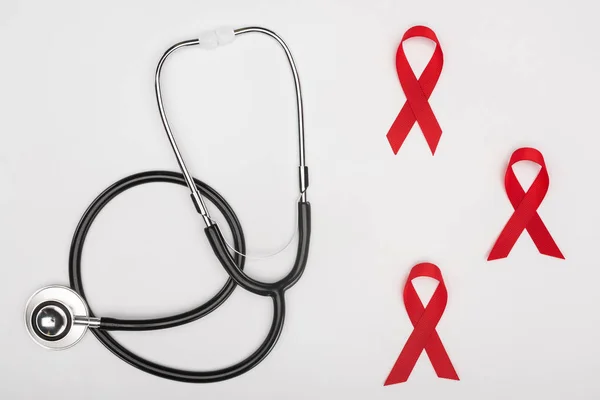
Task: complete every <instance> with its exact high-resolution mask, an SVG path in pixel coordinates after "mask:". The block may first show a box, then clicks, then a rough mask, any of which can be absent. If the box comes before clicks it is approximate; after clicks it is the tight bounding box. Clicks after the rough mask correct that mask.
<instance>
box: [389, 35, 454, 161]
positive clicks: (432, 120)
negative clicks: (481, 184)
mask: <svg viewBox="0 0 600 400" xmlns="http://www.w3.org/2000/svg"><path fill="white" fill-rule="evenodd" d="M414 37H423V38H426V39H429V40H431V41H433V42H434V43H435V45H436V46H435V50H434V51H433V55H432V56H431V59H430V60H429V62H428V63H427V66H426V67H425V69H424V70H423V73H422V74H421V76H420V77H419V79H418V80H417V77H416V76H415V73H414V71H413V70H412V68H411V66H410V64H409V63H408V59H407V58H406V54H405V53H404V47H403V43H404V42H405V41H406V40H408V39H411V38H414ZM443 65H444V54H443V53H442V48H441V46H440V42H439V40H438V38H437V36H436V34H435V32H434V31H433V30H431V29H430V28H428V27H426V26H413V27H412V28H410V29H409V30H407V31H406V33H404V36H403V37H402V40H401V41H400V45H399V46H398V51H397V52H396V72H397V73H398V79H399V80H400V86H402V90H403V91H404V94H405V96H406V102H405V103H404V105H403V106H402V109H401V110H400V113H399V114H398V116H397V117H396V120H395V121H394V123H393V124H392V126H391V128H390V130H389V132H388V134H387V139H388V141H389V142H390V146H391V147H392V151H393V152H394V154H398V150H400V147H401V146H402V143H404V140H405V139H406V137H407V136H408V133H409V132H410V130H411V129H412V127H413V125H414V124H415V122H418V124H419V127H421V131H423V135H424V136H425V140H426V141H427V144H428V145H429V148H430V149H431V154H435V150H436V148H437V145H438V143H439V141H440V138H441V136H442V128H440V125H439V123H438V121H437V119H436V117H435V114H434V113H433V110H432V109H431V106H430V105H429V97H430V96H431V93H433V89H434V88H435V85H436V84H437V82H438V79H439V77H440V75H441V73H442V67H443Z"/></svg>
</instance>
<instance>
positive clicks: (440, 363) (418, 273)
mask: <svg viewBox="0 0 600 400" xmlns="http://www.w3.org/2000/svg"><path fill="white" fill-rule="evenodd" d="M422 276H424V277H429V278H433V279H435V280H437V281H438V282H439V283H438V286H437V288H436V289H435V292H433V296H431V300H429V303H428V304H427V307H426V308H425V307H423V303H422V302H421V300H420V299H419V295H418V294H417V291H416V290H415V287H414V286H413V284H412V280H413V279H415V278H418V277H422ZM447 300H448V291H447V290H446V285H444V279H443V278H442V272H441V271H440V269H439V268H438V267H437V266H436V265H434V264H431V263H421V264H417V265H415V266H414V267H413V268H412V270H411V271H410V274H409V275H408V280H407V281H406V284H405V286H404V307H405V308H406V312H407V313H408V317H409V318H410V322H411V323H412V324H413V326H414V330H413V331H412V333H411V334H410V336H409V338H408V340H407V341H406V344H405V345H404V348H403V349H402V351H401V352H400V355H399V356H398V359H397V360H396V363H395V364H394V367H393V368H392V370H391V371H390V374H389V375H388V377H387V379H386V381H385V384H384V385H385V386H387V385H393V384H395V383H402V382H406V381H407V380H408V377H409V375H410V373H411V372H412V370H413V368H414V367H415V364H416V363H417V360H418V359H419V356H420V355H421V352H422V351H423V349H425V352H426V353H427V356H428V357H429V360H430V361H431V365H433V369H434V370H435V372H436V374H437V376H438V377H440V378H446V379H454V380H459V379H458V375H457V374H456V371H455V370H454V367H453V366H452V362H451V361H450V357H448V353H446V349H445V348H444V345H443V344H442V341H441V340H440V337H439V336H438V333H437V331H436V330H435V327H436V326H437V324H438V322H439V321H440V319H441V318H442V314H444V310H445V309H446V302H447Z"/></svg>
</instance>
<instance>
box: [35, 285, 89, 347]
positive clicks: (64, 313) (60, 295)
mask: <svg viewBox="0 0 600 400" xmlns="http://www.w3.org/2000/svg"><path fill="white" fill-rule="evenodd" d="M25 325H26V326H27V331H28V332H29V336H31V338H32V339H33V340H34V341H35V342H36V343H37V344H39V345H40V346H42V347H45V348H47V349H51V350H63V349H68V348H69V347H71V346H73V345H75V344H76V343H77V342H79V341H80V340H81V338H83V335H85V333H86V332H87V329H88V326H89V325H90V318H89V310H88V307H87V305H86V303H85V301H84V300H83V299H82V298H81V296H80V295H79V294H77V293H76V292H75V291H74V290H72V289H71V288H68V287H66V286H58V285H53V286H46V287H44V288H42V289H40V290H38V291H37V292H35V293H34V294H33V296H31V297H30V298H29V301H28V302H27V305H26V306H25Z"/></svg>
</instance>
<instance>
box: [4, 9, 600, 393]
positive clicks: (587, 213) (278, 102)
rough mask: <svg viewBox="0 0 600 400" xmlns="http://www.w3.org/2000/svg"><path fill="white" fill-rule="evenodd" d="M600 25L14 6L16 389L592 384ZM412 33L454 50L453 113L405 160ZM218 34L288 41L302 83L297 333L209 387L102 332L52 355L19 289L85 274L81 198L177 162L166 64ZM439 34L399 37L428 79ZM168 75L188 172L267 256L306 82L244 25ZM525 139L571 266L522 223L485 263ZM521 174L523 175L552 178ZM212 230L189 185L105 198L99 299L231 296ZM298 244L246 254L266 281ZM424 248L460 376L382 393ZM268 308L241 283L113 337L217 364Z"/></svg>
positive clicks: (506, 18)
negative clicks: (175, 377)
mask: <svg viewBox="0 0 600 400" xmlns="http://www.w3.org/2000/svg"><path fill="white" fill-rule="evenodd" d="M597 16H598V9H597V6H596V5H595V3H594V2H592V1H522V0H505V1H497V2H485V1H475V0H462V1H441V0H438V1H397V0H377V1H366V0H363V1H358V0H354V1H342V0H336V1H332V0H328V1H323V0H303V1H264V0H263V1H251V2H250V1H243V0H238V1H205V0H193V1H136V2H133V1H129V2H121V1H103V2H94V3H93V2H78V1H74V0H73V1H58V0H57V1H52V2H48V1H42V0H39V1H28V2H16V1H3V2H2V3H1V4H0V48H1V49H2V56H1V57H2V61H1V63H0V110H2V111H1V123H2V128H1V131H2V142H1V146H0V188H1V192H2V193H1V195H0V240H1V242H0V243H1V251H0V267H1V268H2V276H3V279H2V282H3V284H4V286H3V289H2V291H0V303H1V304H3V306H4V316H3V322H2V324H1V326H0V343H2V345H3V350H2V352H1V353H0V354H1V356H0V376H1V377H0V382H1V384H0V394H1V395H0V397H2V398H5V399H29V398H47V399H59V398H60V399H65V400H66V399H80V398H86V399H107V398H129V397H135V398H138V397H139V398H141V397H142V396H143V397H144V398H146V399H166V398H169V399H184V398H185V399H187V398H206V399H233V398H257V399H258V398H260V399H282V398H286V399H309V398H311V399H331V398H344V399H398V398H410V399H430V398H445V399H461V400H462V399H531V398H544V399H548V400H549V399H566V398H568V399H595V398H598V397H600V381H599V380H598V379H597V372H598V371H599V369H600V343H598V334H597V333H598V332H597V329H598V327H599V326H600V314H599V313H598V304H600V291H598V290H597V287H598V280H599V279H600V269H599V268H598V262H597V246H598V239H599V234H598V224H599V222H600V221H599V217H600V215H599V212H598V203H599V201H600V192H599V191H598V190H597V185H598V183H597V171H598V167H597V162H596V159H595V158H596V157H595V155H596V153H597V151H598V144H599V141H598V132H597V131H598V119H597V109H598V100H597V93H598V91H599V90H600V78H599V75H598V70H599V69H600V56H599V55H598V54H599V53H598V51H597V46H598V43H597V39H598V38H599V37H600V25H598V24H597ZM415 24H426V25H428V26H430V27H432V28H433V29H434V30H435V31H436V33H437V35H438V37H439V38H440V41H441V43H442V48H443V51H444V54H445V61H444V69H443V73H442V76H441V78H440V81H439V83H438V85H437V87H436V88H435V90H434V92H433V95H432V98H431V104H432V107H433V110H434V112H435V114H436V116H437V117H438V120H439V122H440V125H441V126H442V129H443V135H442V139H441V141H440V144H439V147H438V150H437V153H436V155H435V156H434V157H432V156H431V154H430V151H429V149H428V147H427V144H426V142H425V140H424V138H423V136H422V133H421V132H420V130H419V129H418V128H416V129H413V131H412V132H411V133H410V135H409V136H408V139H407V140H406V142H405V143H404V145H403V147H402V148H401V150H400V152H399V153H398V155H397V156H394V155H393V153H392V151H391V149H390V147H389V145H388V142H387V140H386V137H385V135H386V133H387V130H388V129H389V126H390V125H391V123H392V122H393V120H394V118H395V117H396V115H397V113H398V111H399V110H400V108H401V106H402V104H403V103H404V101H405V98H404V95H403V93H402V90H401V87H400V84H399V82H398V79H397V76H396V71H395V63H394V57H395V52H396V48H397V46H398V43H399V41H400V38H401V37H402V34H403V33H404V31H406V29H408V28H409V27H410V26H412V25H415ZM221 25H228V26H233V27H241V26H248V25H260V26H265V27H268V28H271V29H273V30H274V31H276V32H277V33H279V34H280V35H281V36H282V37H283V38H284V39H285V40H286V41H287V43H288V44H289V45H290V47H291V49H292V52H293V55H294V57H295V58H296V61H297V63H298V67H299V71H300V76H301V79H302V88H303V90H304V100H305V106H306V115H305V120H306V150H307V162H308V165H309V166H310V171H311V187H310V190H309V200H310V201H311V203H312V206H313V236H312V243H311V252H310V259H309V264H308V267H307V269H306V273H305V275H304V276H303V278H302V280H301V281H300V282H299V283H298V284H297V285H296V286H295V287H294V288H293V289H292V290H290V292H289V293H288V296H287V299H288V318H287V321H286V324H285V327H284V332H283V335H282V337H281V340H280V341H279V343H278V345H277V346H276V348H275V350H274V351H273V352H272V354H271V355H270V356H269V357H268V358H267V359H266V360H265V361H264V362H263V363H261V364H260V365H259V366H258V367H257V368H255V369H253V370H252V371H250V372H249V373H247V374H245V375H242V376H240V377H238V378H235V379H233V380H230V381H226V382H221V383H216V384H209V385H193V384H185V383H178V382H171V381H167V380H163V379H159V378H157V377H154V376H151V375H148V374H145V373H142V372H141V371H138V370H137V369H135V368H133V367H130V366H129V365H127V364H126V363H124V362H122V361H121V360H119V359H118V358H116V357H115V356H113V355H112V354H110V352H109V351H107V350H106V349H105V348H104V347H103V346H102V345H101V344H100V343H99V342H98V341H97V340H96V339H95V338H94V337H93V336H92V335H88V336H86V337H85V338H84V340H83V341H82V342H81V343H80V344H78V345H77V346H76V347H74V348H72V349H71V350H68V351H65V352H58V353H57V352H49V351H45V350H43V349H41V348H40V347H38V346H37V345H36V344H34V343H33V342H32V341H31V340H30V338H29V337H28V335H27V333H26V331H25V328H24V324H23V314H22V313H23V309H24V305H25V302H26V300H27V298H28V297H29V296H30V295H31V294H32V293H33V292H34V291H35V290H36V289H37V288H39V287H41V286H44V285H47V284H51V283H61V284H67V283H68V275H67V261H68V252H69V245H70V240H71V236H72V234H73V231H74V229H75V226H76V224H77V222H78V219H79V217H80V216H81V214H82V213H83V211H84V210H85V208H86V207H87V205H88V204H89V203H90V202H91V201H92V200H93V199H94V197H95V196H96V195H97V194H98V193H100V192H101V191H102V190H103V189H104V188H105V187H107V186H108V185H110V184H111V183H113V182H114V181H116V180H118V179H121V178H123V177H125V176H127V175H129V174H131V173H135V172H140V171H144V170H149V169H168V170H176V168H177V165H176V162H175V159H174V157H173V154H172V152H171V149H170V148H169V146H168V143H167V139H166V137H165V134H164V132H163V130H162V126H161V124H160V120H159V116H158V112H157V109H156V104H155V99H154V92H153V86H152V85H153V73H154V69H155V65H156V62H157V61H158V59H159V57H160V56H161V55H162V53H163V52H164V50H165V49H166V48H168V47H169V46H170V45H172V44H173V43H175V42H177V41H180V40H184V39H190V38H194V37H197V35H198V34H199V33H200V32H201V31H202V30H204V29H207V28H214V27H218V26H221ZM432 50H433V45H432V44H431V43H429V42H427V41H425V40H418V39H417V40H413V41H410V42H409V43H407V44H406V52H407V55H408V57H409V60H410V61H411V63H412V64H413V65H414V67H415V68H416V70H417V72H420V69H422V68H423V66H424V65H425V64H426V62H427V61H428V59H429V57H430V54H431V52H432ZM164 85H165V98H166V101H167V104H166V106H167V109H168V113H169V116H170V119H171V121H172V123H173V128H174V130H175V133H176V135H177V138H178V139H179V142H180V145H181V146H182V149H183V153H184V156H186V160H187V163H188V166H189V167H190V168H191V169H192V171H193V173H194V175H195V176H196V177H198V178H200V179H203V180H205V181H206V182H208V183H209V184H211V185H213V186H214V187H215V188H216V189H217V190H219V191H220V192H221V193H222V194H223V195H224V196H225V197H226V198H227V199H228V201H229V202H230V203H231V204H232V206H233V207H234V209H235V210H236V212H237V213H238V215H239V216H240V219H241V221H242V224H243V226H244V229H245V233H246V236H247V238H248V245H249V249H250V250H249V251H250V252H254V253H257V252H259V253H260V252H268V251H272V250H276V249H277V248H278V247H280V246H281V245H283V244H284V243H285V242H286V241H287V238H288V237H289V235H290V233H291V232H292V231H293V229H294V210H295V205H294V201H295V198H296V196H297V194H296V193H297V167H296V165H297V161H296V160H297V150H296V133H295V129H296V128H295V116H294V113H295V109H294V106H295V104H294V96H293V85H292V81H291V77H290V74H289V71H288V69H287V65H286V61H285V57H284V56H283V53H282V52H281V50H280V49H279V48H278V47H277V44H276V43H275V42H274V41H272V40H270V39H268V38H267V37H263V36H259V35H248V36H244V37H241V38H238V40H237V42H236V43H235V44H234V45H232V46H230V47H227V48H223V49H219V50H218V51H216V52H212V53H208V52H203V51H201V50H199V49H198V48H189V49H186V50H183V51H181V52H178V53H177V54H176V55H175V56H174V57H172V59H170V60H169V62H168V63H167V65H166V67H165V73H164ZM524 145H527V146H533V147H536V148H538V149H539V150H540V151H541V152H542V153H543V154H544V156H545V159H546V163H547V166H548V170H549V173H550V190H549V192H548V195H547V197H546V199H545V200H544V202H543V204H542V206H541V207H540V209H539V213H540V215H541V217H542V219H543V221H544V222H545V223H546V225H547V227H548V229H549V230H550V232H551V234H552V236H553V237H554V239H555V240H556V242H557V244H558V245H559V247H560V249H561V250H562V252H563V253H564V254H565V256H566V260H565V261H562V260H558V259H554V258H550V257H546V256H543V255H540V254H539V253H538V252H537V250H536V248H535V246H534V245H533V243H532V241H531V239H530V238H529V236H528V235H526V234H525V235H523V236H522V237H521V238H520V239H519V241H518V242H517V244H516V246H515V247H514V249H513V250H512V252H511V254H510V256H509V257H508V258H507V259H505V260H501V261H494V262H486V257H487V254H488V252H489V250H490V248H491V246H492V244H493V242H494V240H495V239H496V237H497V235H498V233H499V232H500V230H501V229H502V227H503V226H504V224H505V223H506V221H507V220H508V218H509V217H510V215H511V213H512V208H511V206H510V203H509V201H508V199H507V198H506V195H505V192H504V187H503V174H504V171H505V168H506V163H507V162H508V158H509V157H510V154H511V153H512V151H514V150H515V149H516V148H518V147H521V146H524ZM518 167H519V168H517V172H518V176H519V177H521V178H523V179H524V181H523V182H524V184H525V185H527V184H528V183H527V181H528V182H531V180H532V179H533V177H534V176H535V174H536V169H535V167H534V166H532V165H527V163H525V165H524V166H521V165H519V166H518ZM202 228H203V223H202V221H201V219H200V218H199V217H198V215H197V214H196V213H195V211H194V209H193V206H192V204H191V203H190V201H189V197H188V195H187V192H186V190H185V189H183V188H181V187H176V186H173V185H166V184H153V185H146V186H144V187H140V188H136V189H133V190H131V191H129V192H127V193H125V194H123V195H122V196H120V197H118V198H117V199H116V200H114V202H111V203H110V205H109V206H107V208H106V209H105V211H103V212H102V214H101V215H100V216H99V218H98V219H97V221H96V223H95V224H94V226H93V228H92V229H91V231H90V235H89V237H88V241H87V242H86V247H85V252H84V260H83V270H84V271H83V275H84V276H83V277H84V280H85V286H86V292H87V294H88V296H89V301H90V304H91V306H92V308H93V309H94V311H95V312H96V313H97V314H99V315H105V316H115V317H151V316H164V315H169V314H172V313H175V312H179V311H185V310H187V309H189V308H191V307H192V306H193V305H198V304H201V303H202V302H203V301H204V300H206V299H208V298H209V297H210V296H211V295H212V294H214V293H216V291H217V290H218V289H219V288H220V286H221V285H222V283H223V282H224V281H225V277H226V275H225V273H224V271H223V270H222V269H221V267H220V266H219V265H218V263H217V262H216V260H215V259H214V257H213V256H212V254H211V251H210V249H209V246H208V244H207V242H206V240H205V237H204V233H203V232H202ZM292 247H293V246H292ZM293 256H294V250H293V249H292V248H290V249H289V250H288V251H286V252H285V253H284V254H282V255H281V256H279V257H276V258H275V259H272V260H269V261H265V262H250V263H249V265H248V268H247V269H248V271H250V273H251V274H252V276H254V277H258V278H261V279H269V280H274V279H275V278H277V277H281V276H283V275H284V274H285V273H286V272H287V269H288V266H289V265H290V264H291V261H292V259H293ZM421 261H430V262H434V263H436V264H437V265H438V266H439V267H440V268H441V269H442V272H443V274H444V277H445V280H446V284H447V287H448V291H449V301H448V306H447V308H446V312H445V314H444V316H443V318H442V320H441V322H440V324H439V325H438V332H439V334H440V337H441V339H442V341H443V343H444V345H445V347H446V349H447V351H448V354H449V355H450V358H451V360H452V362H453V363H454V366H455V367H456V369H457V372H458V374H459V376H460V379H461V380H460V381H459V382H455V381H448V380H443V379H439V378H437V377H436V376H435V373H434V371H433V369H432V368H431V365H430V363H429V361H428V359H427V358H426V356H425V355H424V354H423V355H422V357H421V358H420V359H419V361H418V363H417V365H416V367H415V369H414V371H413V373H412V375H411V376H410V379H409V380H408V382H407V383H404V384H400V385H394V386H388V387H384V386H383V382H384V380H385V378H386V376H387V374H388V373H389V370H390V369H391V367H392V365H393V364H394V361H395V360H396V357H397V356H398V354H399V352H400V350H401V349H402V346H403V345H404V343H405V341H406V339H407V337H408V335H409V334H410V332H411V331H412V326H411V324H410V322H409V320H408V317H407V315H406V312H405V310H404V306H403V304H402V301H401V295H400V293H401V289H402V287H403V285H404V280H405V278H406V276H407V274H408V271H409V270H410V268H411V267H412V266H413V265H414V264H416V263H418V262H421ZM419 283H420V282H419ZM419 287H420V288H421V290H422V291H425V292H427V291H429V292H431V290H432V289H433V287H434V284H432V283H430V282H425V285H422V284H421V285H419ZM271 312H272V311H271V305H270V300H269V299H266V298H260V297H257V296H254V295H251V294H249V293H247V292H244V291H243V290H241V289H238V290H236V291H235V293H234V295H233V296H232V297H231V299H230V300H229V301H228V302H227V303H226V304H224V305H223V306H222V307H221V308H219V309H218V310H217V311H216V312H215V313H213V314H211V315H209V316H208V317H206V318H204V319H203V320H201V321H198V322H195V323H193V324H189V325H187V326H184V327H181V328H176V329H172V330H169V331H158V332H147V333H127V332H124V333H118V334H116V335H115V336H116V337H117V339H118V340H119V341H121V342H122V343H124V344H125V345H127V346H129V347H130V348H131V349H133V350H135V351H137V352H139V353H140V354H143V355H144V356H146V357H148V358H150V359H152V360H155V361H158V362H161V363H166V364H168V365H171V366H175V367H180V368H190V369H209V368H217V367H223V366H226V365H229V364H231V363H234V362H236V361H238V360H240V359H241V358H242V357H244V356H246V355H248V354H249V353H250V352H252V351H253V349H254V348H255V347H256V346H258V344H259V343H260V342H261V341H262V338H263V337H264V335H265V334H266V332H267V330H268V326H269V321H270V318H271Z"/></svg>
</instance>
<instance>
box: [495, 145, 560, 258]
mask: <svg viewBox="0 0 600 400" xmlns="http://www.w3.org/2000/svg"><path fill="white" fill-rule="evenodd" d="M519 161H532V162H534V163H536V164H538V165H539V166H540V167H541V169H540V171H539V172H538V175H537V176H536V177H535V179H534V181H533V183H532V184H531V186H530V187H529V189H528V190H527V192H525V190H524V189H523V187H522V186H521V184H520V183H519V181H518V179H517V177H516V175H515V172H514V171H513V168H512V167H513V165H514V164H516V163H518V162H519ZM549 186H550V177H549V175H548V170H547V169H546V163H545V162H544V156H543V155H542V153H540V152H539V150H537V149H534V148H531V147H523V148H520V149H517V150H515V152H514V153H513V154H512V156H511V157H510V161H509V162H508V167H507V168H506V174H505V175H504V187H505V189H506V194H507V196H508V199H509V200H510V203H511V204H512V206H513V208H514V209H515V211H514V213H513V214H512V216H511V217H510V219H509V220H508V222H507V223H506V225H505V226H504V229H502V232H500V235H499V236H498V239H496V243H494V246H493V247H492V250H491V251H490V254H489V256H488V261H491V260H497V259H500V258H506V257H508V254H509V253H510V251H511V250H512V248H513V246H514V245H515V243H516V242H517V239H519V236H521V233H523V231H524V230H527V232H528V233H529V236H531V239H532V240H533V243H534V244H535V246H536V247H537V249H538V251H539V252H540V253H541V254H545V255H547V256H551V257H556V258H562V259H564V258H565V257H564V256H563V254H562V253H561V251H560V249H559V248H558V246H557V245H556V243H555V242H554V239H553V238H552V235H550V232H549V231H548V228H546V225H544V222H543V221H542V219H541V218H540V216H539V214H538V213H537V209H538V207H539V206H540V204H542V201H543V200H544V197H546V193H548V187H549Z"/></svg>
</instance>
